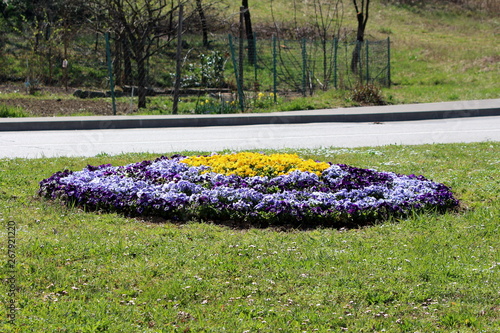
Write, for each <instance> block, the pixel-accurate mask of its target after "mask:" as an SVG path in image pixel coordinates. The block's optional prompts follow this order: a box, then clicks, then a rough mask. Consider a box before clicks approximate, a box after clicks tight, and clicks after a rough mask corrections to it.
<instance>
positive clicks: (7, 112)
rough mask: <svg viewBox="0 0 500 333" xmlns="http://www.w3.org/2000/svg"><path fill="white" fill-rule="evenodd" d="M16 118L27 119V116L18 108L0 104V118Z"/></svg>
mask: <svg viewBox="0 0 500 333" xmlns="http://www.w3.org/2000/svg"><path fill="white" fill-rule="evenodd" d="M18 117H28V115H27V114H26V112H25V111H24V110H23V109H22V108H20V107H15V106H8V105H3V104H0V118H18Z"/></svg>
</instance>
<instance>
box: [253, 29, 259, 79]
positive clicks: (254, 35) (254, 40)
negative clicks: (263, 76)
mask: <svg viewBox="0 0 500 333" xmlns="http://www.w3.org/2000/svg"><path fill="white" fill-rule="evenodd" d="M253 48H254V52H253V54H252V57H253V68H254V80H255V82H257V69H258V68H257V34H256V33H255V32H254V33H253Z"/></svg>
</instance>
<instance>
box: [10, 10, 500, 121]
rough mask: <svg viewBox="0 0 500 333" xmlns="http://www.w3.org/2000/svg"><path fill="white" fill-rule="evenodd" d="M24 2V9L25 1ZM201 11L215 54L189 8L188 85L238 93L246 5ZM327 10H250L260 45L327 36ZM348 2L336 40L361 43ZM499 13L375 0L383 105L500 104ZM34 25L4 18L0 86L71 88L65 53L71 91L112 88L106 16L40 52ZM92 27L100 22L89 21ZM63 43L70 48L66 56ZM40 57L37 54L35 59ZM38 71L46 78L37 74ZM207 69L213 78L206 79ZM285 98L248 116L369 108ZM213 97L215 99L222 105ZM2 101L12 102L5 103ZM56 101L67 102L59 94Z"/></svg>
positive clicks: (56, 33) (158, 73) (166, 102)
mask: <svg viewBox="0 0 500 333" xmlns="http://www.w3.org/2000/svg"><path fill="white" fill-rule="evenodd" d="M19 2H20V3H22V1H19ZM12 3H15V2H12ZM202 3H203V6H204V8H205V12H206V13H207V16H208V18H209V22H211V23H210V26H209V28H210V29H211V30H210V34H209V43H210V48H211V49H210V50H207V49H206V47H204V46H203V42H202V39H201V36H200V34H201V26H200V22H199V19H198V18H197V15H195V14H196V11H195V8H196V7H195V3H194V2H188V3H187V8H188V9H187V15H186V24H185V26H186V27H187V28H186V29H187V30H186V34H185V37H184V38H185V44H184V49H183V59H184V60H183V67H182V68H183V70H182V75H183V80H184V81H183V82H185V84H186V85H190V84H191V85H194V86H199V85H201V84H202V82H207V79H208V81H210V82H217V83H216V85H218V84H219V83H220V82H221V81H220V77H218V78H217V77H213V76H215V75H221V74H222V73H223V75H224V84H225V86H227V87H229V88H230V89H233V91H234V89H235V84H236V81H235V78H234V72H233V71H232V64H231V61H230V59H229V58H227V54H228V51H229V50H228V47H227V32H232V33H233V34H235V35H237V33H238V31H237V27H238V23H237V22H238V17H239V14H238V13H239V6H240V3H239V2H229V1H220V2H209V1H203V2H202ZM320 3H322V2H321V1H308V2H306V1H293V2H292V3H290V2H289V1H280V0H275V1H255V2H250V3H249V6H250V10H251V14H252V22H253V30H254V32H255V33H256V34H257V36H260V37H258V38H269V37H270V36H271V35H272V34H273V33H275V34H280V35H281V36H284V37H286V38H300V37H302V36H306V37H308V38H319V37H320V32H321V29H319V28H318V27H320V23H321V22H320V21H319V17H318V14H317V4H320ZM340 4H341V5H340V6H339V7H338V8H337V10H338V12H337V13H338V15H336V16H332V20H334V21H335V24H333V25H332V27H331V28H329V29H330V30H331V31H330V30H329V33H331V35H329V36H331V37H333V36H336V37H339V38H343V39H345V40H354V39H355V30H356V17H355V13H354V8H353V6H352V3H351V2H348V1H344V2H340ZM315 6H316V7H315ZM169 9H170V8H169ZM292 9H293V10H292ZM75 10H76V9H75ZM4 13H5V11H4ZM86 13H87V12H86ZM90 13H92V11H90ZM499 13H500V11H499V8H498V3H497V2H495V1H486V0H484V1H465V0H463V1H458V0H457V1H430V0H429V1H418V2H417V1H411V0H406V1H388V0H387V1H381V2H373V1H372V2H371V6H370V16H369V20H368V23H367V28H366V39H372V40H373V39H375V40H378V39H384V38H387V37H390V38H391V42H392V54H391V62H392V87H391V88H382V90H381V92H380V95H381V97H382V98H383V101H384V102H385V103H415V102H417V103H420V102H437V101H453V100H471V99H488V98H498V97H499V96H500V87H499V85H498V82H497V77H498V76H499V75H500V56H499V54H500V46H499V44H498V43H494V42H492V41H493V40H495V37H497V36H499V33H500V32H499V31H500V30H499V29H500V23H499V21H498V17H499V16H498V15H497V14H499ZM174 14H175V10H173V11H172V17H173V18H172V20H173V21H172V22H173V23H172V25H173V27H175V24H176V21H175V15H174ZM85 15H90V14H85ZM85 15H83V14H81V15H80V16H78V15H77V16H76V18H73V19H71V20H70V18H68V20H67V22H74V21H75V20H77V18H79V19H82V18H86V17H87V16H85ZM311 18H314V19H311ZM28 19H29V17H27V18H26V19H25V20H24V21H19V22H16V25H15V26H10V25H9V24H10V23H9V22H11V20H7V19H6V18H5V17H4V18H3V19H2V20H0V22H1V24H2V25H1V27H2V29H3V30H4V31H6V32H7V33H6V34H4V35H3V36H4V37H3V39H2V43H0V46H1V50H2V52H1V53H0V62H1V63H2V66H1V67H0V78H1V79H2V81H4V82H14V83H15V84H18V85H19V87H20V91H25V87H24V82H25V81H26V79H27V78H29V77H30V75H31V77H34V76H37V77H39V79H37V80H32V81H33V84H34V85H59V86H61V85H64V84H65V72H64V71H63V69H62V68H61V66H60V63H61V62H62V60H63V59H64V57H65V54H64V53H65V52H67V54H66V56H67V57H68V59H69V61H70V65H69V67H68V72H67V75H68V82H69V85H70V87H72V86H73V87H82V86H87V87H89V88H94V89H104V90H105V89H107V88H106V87H107V86H108V84H109V82H108V80H107V66H106V62H105V59H106V56H105V48H104V39H103V36H102V35H100V34H97V35H96V34H95V33H93V32H92V31H96V30H97V31H102V30H103V28H101V29H100V30H99V29H97V28H98V27H99V26H105V24H104V23H105V22H106V21H105V19H104V18H93V19H92V20H89V19H87V20H83V21H82V23H81V24H80V25H79V26H78V27H79V29H76V25H73V26H71V28H69V27H67V26H64V25H63V24H62V23H59V26H57V28H56V27H53V28H52V29H51V30H50V31H51V36H52V37H51V39H49V40H46V41H44V39H43V38H41V37H39V38H38V46H37V47H38V48H37V50H36V51H35V49H34V47H35V45H34V44H33V43H34V41H36V40H37V39H36V38H34V37H33V36H36V35H37V34H38V33H39V32H40V31H47V30H46V21H47V20H48V18H44V16H40V19H38V21H37V20H34V19H33V18H31V21H30V20H28ZM44 20H45V21H44ZM90 21H91V22H92V24H90V23H89V22H90ZM44 22H45V23H44ZM57 22H66V21H64V20H63V21H57ZM77 22H78V21H77ZM42 23H44V24H45V25H44V24H42ZM83 23H85V24H83ZM42 28H43V29H45V30H43V29H42ZM40 29H41V30H40ZM170 33H172V32H170ZM6 36H8V38H7V37H6ZM161 40H162V41H163V42H162V43H164V46H165V48H163V49H162V50H161V51H160V52H159V55H160V56H155V57H152V58H151V61H150V62H149V63H148V73H149V74H148V77H149V78H150V81H149V84H151V85H152V86H155V87H157V88H161V89H165V88H167V89H169V88H171V87H172V85H173V78H174V76H175V59H174V58H175V57H174V54H175V44H176V42H175V38H174V37H172V36H170V37H163V39H161ZM26 42H28V44H26ZM112 42H113V41H112ZM30 43H31V44H30ZM65 45H67V46H72V47H69V48H65ZM162 45H163V44H162ZM96 47H97V49H96ZM214 51H217V52H219V53H218V54H220V55H225V57H226V58H225V60H224V66H225V70H224V72H220V71H218V72H214V71H211V72H210V71H208V73H207V71H206V69H207V68H208V67H207V66H205V67H203V65H202V63H203V61H205V63H206V62H207V59H208V60H210V59H211V61H214V60H216V59H215V57H213V52H214ZM36 54H38V56H35V55H36ZM210 57H212V58H210ZM202 59H204V60H202ZM48 64H51V65H50V66H49V65H48ZM134 68H135V67H134ZM210 68H212V69H213V68H214V67H210ZM35 69H36V70H38V71H39V72H38V73H33V70H35ZM204 70H205V74H203V72H204ZM250 70H251V69H250ZM30 71H31V72H30ZM40 71H41V72H40ZM131 71H132V73H135V74H133V75H137V71H136V70H135V69H132V70H131ZM35 74H36V75H35ZM248 75H252V73H251V72H250V73H248ZM153 79H154V80H153ZM268 89H269V85H267V86H266V85H263V86H262V89H261V90H268ZM250 90H253V87H250ZM70 92H72V90H70ZM258 92H259V91H254V92H252V93H253V94H254V95H252V96H250V99H252V98H254V96H257V93H258ZM267 92H269V91H267ZM279 95H280V96H281V97H283V99H281V100H280V101H279V103H278V104H277V105H276V104H274V103H270V104H271V105H265V107H262V108H259V107H256V106H255V105H252V103H249V105H251V106H250V108H251V109H252V110H254V111H280V110H294V109H313V108H327V107H337V106H351V105H360V104H363V102H359V101H357V100H356V98H353V97H354V96H352V94H351V91H346V90H341V89H339V90H335V89H330V90H328V91H318V92H317V93H316V94H315V95H314V97H313V98H303V97H302V98H298V99H297V95H296V94H287V92H286V91H280V92H279ZM207 97H209V96H207ZM215 97H216V98H215V100H217V99H218V97H217V96H215ZM0 98H2V99H9V98H12V97H11V96H9V95H0ZM45 98H46V97H45ZM55 98H60V96H59V97H55ZM199 98H202V100H205V98H206V97H205V96H196V98H194V99H193V98H187V99H184V100H183V99H182V98H181V101H182V102H187V103H180V105H179V108H180V110H181V112H193V111H194V110H195V109H196V108H197V105H198V103H199V101H200V100H199ZM158 99H159V101H157V102H155V101H154V98H149V99H148V101H149V102H150V103H148V105H149V106H150V110H149V111H148V110H146V111H144V110H143V111H142V112H147V113H169V112H171V108H172V107H171V106H172V103H171V97H170V96H162V97H158ZM190 101H191V102H190ZM128 102H129V100H128V99H127V103H128ZM133 103H134V104H136V103H137V100H136V99H135V100H134V102H133ZM254 104H258V103H254ZM159 106H161V107H159ZM237 110H238V109H236V111H237Z"/></svg>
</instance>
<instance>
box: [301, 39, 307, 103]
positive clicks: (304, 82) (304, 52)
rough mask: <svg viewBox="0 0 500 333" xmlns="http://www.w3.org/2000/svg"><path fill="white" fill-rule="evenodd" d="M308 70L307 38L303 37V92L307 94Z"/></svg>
mask: <svg viewBox="0 0 500 333" xmlns="http://www.w3.org/2000/svg"><path fill="white" fill-rule="evenodd" d="M306 71H307V51H306V39H305V38H302V94H303V95H304V96H306V81H307V78H306Z"/></svg>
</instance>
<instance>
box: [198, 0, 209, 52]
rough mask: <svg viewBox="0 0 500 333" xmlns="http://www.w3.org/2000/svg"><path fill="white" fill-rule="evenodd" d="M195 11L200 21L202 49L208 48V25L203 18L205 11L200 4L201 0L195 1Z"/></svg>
mask: <svg viewBox="0 0 500 333" xmlns="http://www.w3.org/2000/svg"><path fill="white" fill-rule="evenodd" d="M196 10H197V11H198V15H199V16H200V21H201V34H202V38H203V47H206V48H208V46H209V45H208V25H207V18H206V17H205V10H204V9H203V6H202V4H201V0H196Z"/></svg>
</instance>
